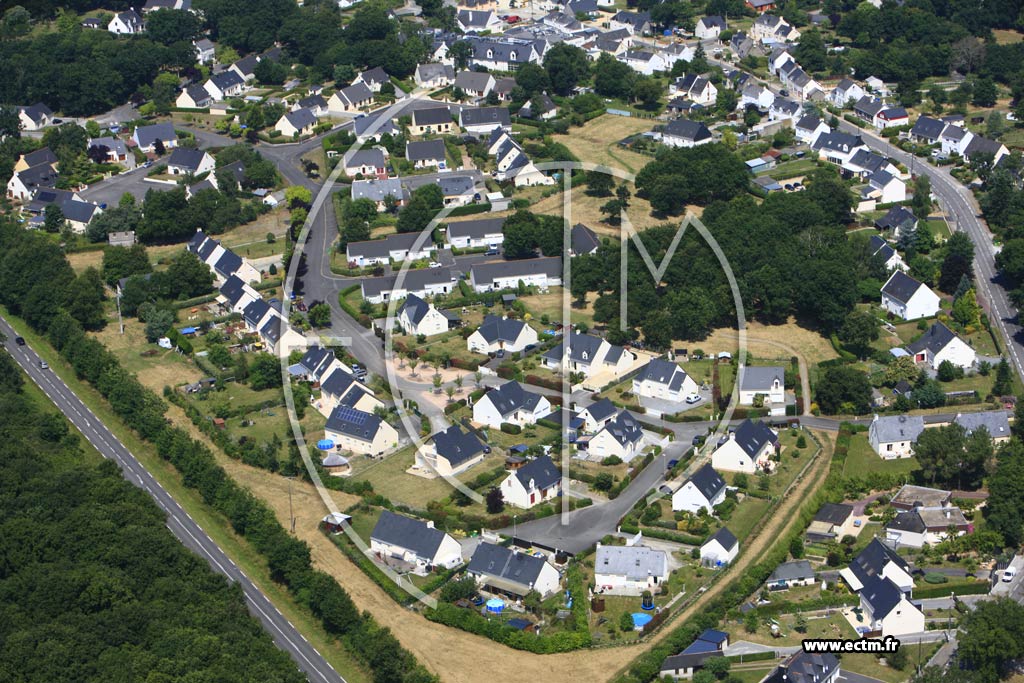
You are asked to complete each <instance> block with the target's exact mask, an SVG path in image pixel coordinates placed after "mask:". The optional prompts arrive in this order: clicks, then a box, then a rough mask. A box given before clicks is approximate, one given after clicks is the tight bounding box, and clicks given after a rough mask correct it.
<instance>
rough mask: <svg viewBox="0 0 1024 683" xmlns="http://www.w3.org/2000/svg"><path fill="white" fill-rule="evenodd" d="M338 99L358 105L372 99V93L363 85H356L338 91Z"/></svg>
mask: <svg viewBox="0 0 1024 683" xmlns="http://www.w3.org/2000/svg"><path fill="white" fill-rule="evenodd" d="M338 97H339V98H341V99H342V100H345V101H346V102H348V103H349V104H358V103H360V102H365V101H367V100H372V99H373V91H372V90H370V88H369V87H367V85H366V84H365V83H356V84H355V85H350V86H348V87H347V88H342V89H341V90H339V91H338Z"/></svg>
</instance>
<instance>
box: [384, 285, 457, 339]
mask: <svg viewBox="0 0 1024 683" xmlns="http://www.w3.org/2000/svg"><path fill="white" fill-rule="evenodd" d="M397 321H398V326H399V327H401V328H402V331H403V332H405V333H406V334H411V335H415V336H419V335H423V336H425V337H431V336H433V335H435V334H441V333H442V332H447V331H448V326H449V322H450V319H449V318H448V316H446V315H445V314H444V313H443V312H442V311H439V310H437V309H436V308H434V304H430V303H427V302H426V301H424V300H423V299H421V298H419V297H418V296H416V295H415V294H410V295H409V296H407V297H405V301H403V302H402V306H401V308H399V309H398V316H397Z"/></svg>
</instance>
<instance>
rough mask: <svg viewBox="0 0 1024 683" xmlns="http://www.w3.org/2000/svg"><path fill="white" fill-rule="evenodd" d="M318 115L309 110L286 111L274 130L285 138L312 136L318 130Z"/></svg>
mask: <svg viewBox="0 0 1024 683" xmlns="http://www.w3.org/2000/svg"><path fill="white" fill-rule="evenodd" d="M316 124H317V120H316V115H315V114H314V113H313V112H312V111H311V110H309V109H296V110H295V111H286V112H285V113H284V114H283V115H282V116H281V118H279V119H278V120H277V123H275V124H274V130H276V131H277V132H278V133H279V134H281V135H284V136H285V137H296V136H300V137H301V136H304V135H312V134H313V129H314V128H316Z"/></svg>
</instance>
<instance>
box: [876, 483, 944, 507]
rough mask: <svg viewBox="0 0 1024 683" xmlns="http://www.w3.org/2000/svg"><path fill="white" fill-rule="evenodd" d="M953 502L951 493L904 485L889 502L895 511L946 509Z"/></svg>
mask: <svg viewBox="0 0 1024 683" xmlns="http://www.w3.org/2000/svg"><path fill="white" fill-rule="evenodd" d="M952 502H953V492H952V491H944V490H943V489H933V488H929V487H927V486H916V485H914V484H904V485H903V486H902V487H900V490H899V491H897V492H896V495H894V496H893V497H892V498H891V499H890V500H889V505H891V506H892V507H893V508H895V509H897V510H904V511H905V510H913V509H914V508H918V507H928V508H931V507H946V506H948V505H951V504H952Z"/></svg>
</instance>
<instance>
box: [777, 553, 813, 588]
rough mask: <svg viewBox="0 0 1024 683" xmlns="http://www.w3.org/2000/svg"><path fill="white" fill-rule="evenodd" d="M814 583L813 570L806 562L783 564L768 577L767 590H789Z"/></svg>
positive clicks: (796, 561)
mask: <svg viewBox="0 0 1024 683" xmlns="http://www.w3.org/2000/svg"><path fill="white" fill-rule="evenodd" d="M814 582H815V576H814V569H812V568H811V563H810V562H808V561H807V560H793V561H792V562H783V563H782V564H780V565H779V566H778V567H776V568H775V571H773V572H772V573H771V576H769V577H768V581H767V582H766V584H765V585H766V586H767V587H768V590H772V591H778V590H789V589H790V588H793V587H794V586H810V585H811V584H813V583H814Z"/></svg>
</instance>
